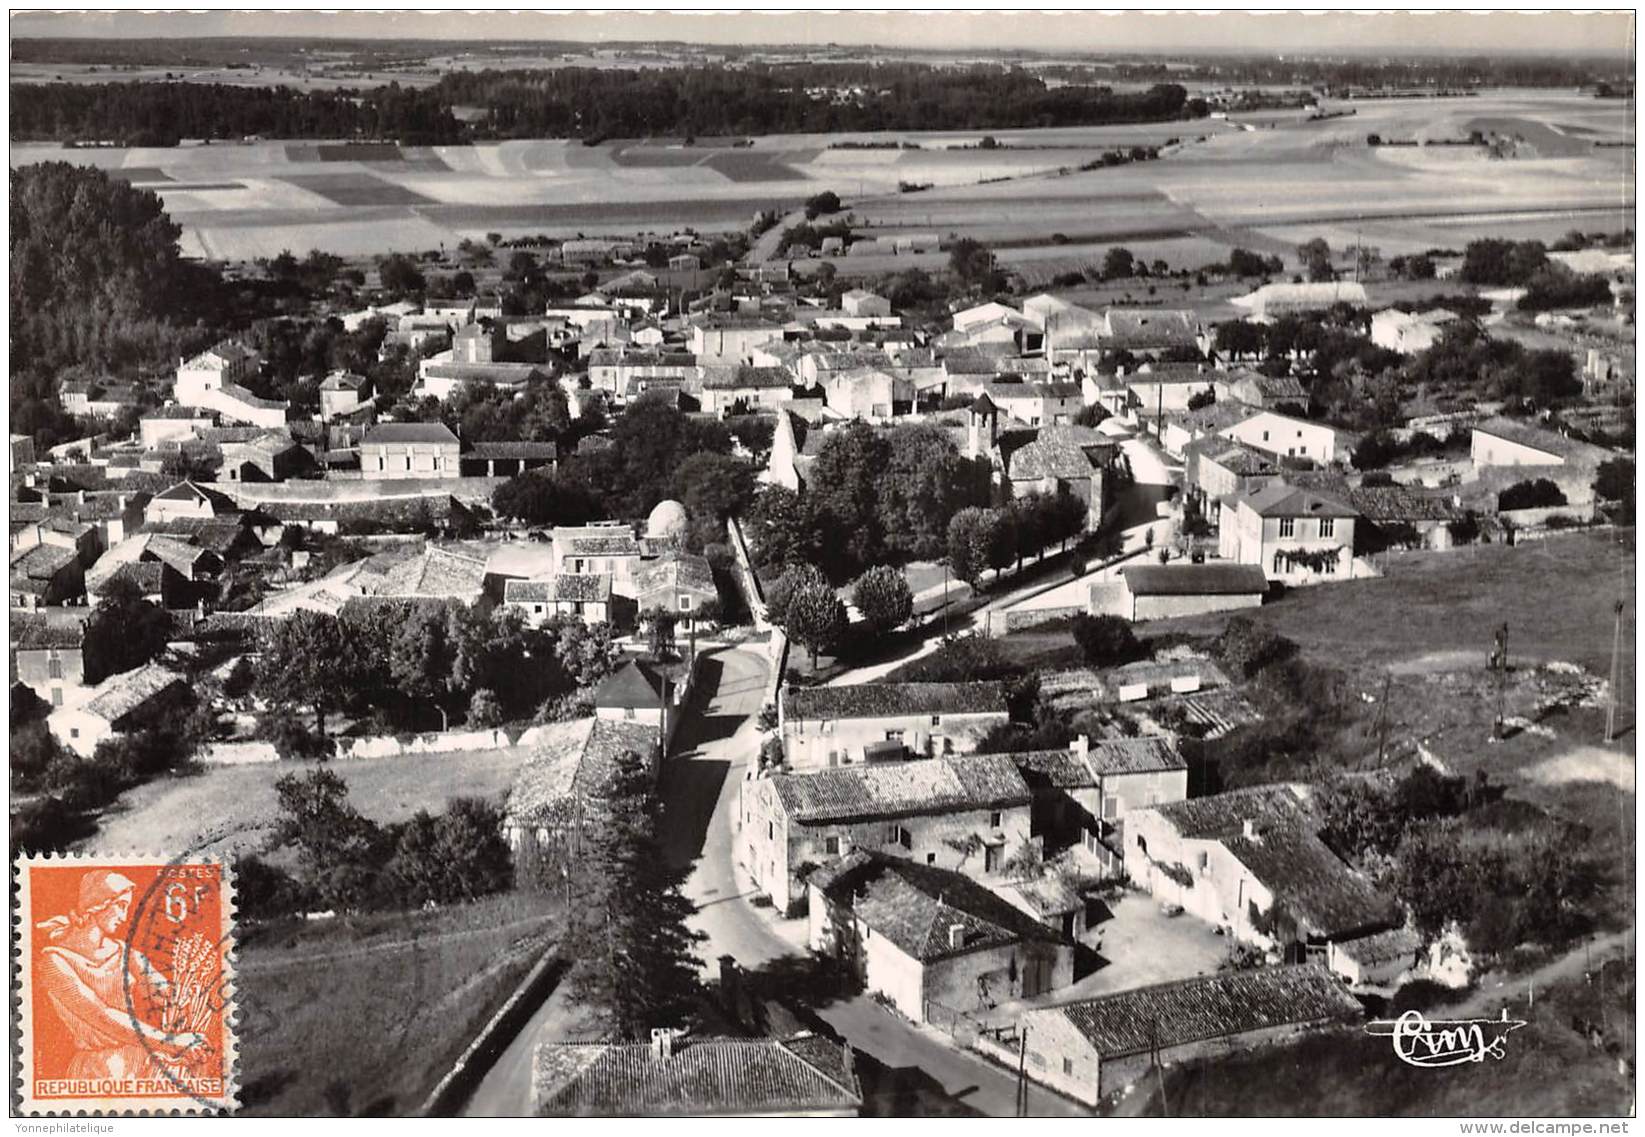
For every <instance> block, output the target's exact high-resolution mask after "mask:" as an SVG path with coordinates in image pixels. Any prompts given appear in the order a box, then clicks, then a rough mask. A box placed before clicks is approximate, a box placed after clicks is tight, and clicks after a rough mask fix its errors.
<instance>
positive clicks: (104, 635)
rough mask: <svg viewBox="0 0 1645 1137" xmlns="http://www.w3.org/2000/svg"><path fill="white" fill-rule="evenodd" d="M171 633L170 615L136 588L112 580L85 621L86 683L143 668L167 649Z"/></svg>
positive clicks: (131, 584)
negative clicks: (146, 598) (151, 602)
mask: <svg viewBox="0 0 1645 1137" xmlns="http://www.w3.org/2000/svg"><path fill="white" fill-rule="evenodd" d="M171 633H172V621H171V615H170V614H169V613H168V612H166V610H165V609H163V608H160V607H157V606H156V605H153V604H150V603H149V602H148V601H146V600H144V599H143V596H142V593H141V592H140V591H139V590H138V587H137V585H135V584H133V583H132V582H131V581H129V580H125V579H116V580H112V581H110V582H109V584H108V586H107V587H106V588H105V589H104V592H103V598H102V600H100V601H99V602H98V604H97V607H96V608H94V609H92V613H91V618H90V619H89V620H87V621H86V633H85V640H84V642H85V648H84V656H85V682H86V683H87V684H88V685H91V684H97V683H101V682H102V681H103V680H104V679H107V678H108V677H109V676H110V675H118V674H120V673H121V672H122V671H130V670H131V669H132V668H134V667H141V666H142V665H143V664H145V663H147V662H149V661H150V660H151V659H154V658H155V657H156V656H158V655H159V654H160V653H161V652H162V651H164V650H165V649H166V643H167V641H168V640H170V638H171Z"/></svg>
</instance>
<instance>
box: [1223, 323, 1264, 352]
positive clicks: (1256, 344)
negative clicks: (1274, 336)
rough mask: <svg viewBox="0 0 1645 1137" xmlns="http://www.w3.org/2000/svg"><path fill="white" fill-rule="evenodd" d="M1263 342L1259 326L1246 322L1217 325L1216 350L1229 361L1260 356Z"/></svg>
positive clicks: (1260, 326)
mask: <svg viewBox="0 0 1645 1137" xmlns="http://www.w3.org/2000/svg"><path fill="white" fill-rule="evenodd" d="M1263 340H1264V337H1263V332H1262V325H1260V324H1253V323H1250V322H1248V321H1246V320H1226V321H1224V322H1223V323H1220V324H1218V325H1217V335H1216V340H1215V343H1216V349H1217V350H1218V351H1219V352H1221V353H1222V354H1224V355H1226V356H1227V357H1228V358H1230V359H1241V358H1243V357H1245V356H1248V355H1259V354H1261V352H1262V348H1263Z"/></svg>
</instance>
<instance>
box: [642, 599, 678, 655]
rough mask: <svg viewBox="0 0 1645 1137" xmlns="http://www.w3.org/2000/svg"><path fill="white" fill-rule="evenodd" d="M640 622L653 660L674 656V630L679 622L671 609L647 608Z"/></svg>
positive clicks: (658, 606)
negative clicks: (644, 630) (643, 627)
mask: <svg viewBox="0 0 1645 1137" xmlns="http://www.w3.org/2000/svg"><path fill="white" fill-rule="evenodd" d="M641 622H642V623H643V624H644V625H645V628H646V642H647V646H648V647H649V649H650V651H651V655H652V658H654V659H670V658H672V657H673V655H674V628H675V625H676V624H677V623H678V622H679V617H677V616H676V615H675V614H674V612H673V611H672V610H671V609H668V608H664V607H662V606H661V605H657V606H655V607H652V608H648V609H646V611H645V615H644V616H643V617H641Z"/></svg>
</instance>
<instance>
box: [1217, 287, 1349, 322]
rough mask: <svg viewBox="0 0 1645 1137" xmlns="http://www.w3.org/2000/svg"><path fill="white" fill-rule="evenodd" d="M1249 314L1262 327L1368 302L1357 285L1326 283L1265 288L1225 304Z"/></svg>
mask: <svg viewBox="0 0 1645 1137" xmlns="http://www.w3.org/2000/svg"><path fill="white" fill-rule="evenodd" d="M1229 303H1230V304H1233V305H1234V306H1235V307H1237V308H1244V309H1245V310H1246V311H1248V312H1249V313H1250V317H1249V318H1250V319H1252V320H1255V321H1256V322H1258V323H1265V322H1267V321H1269V320H1272V319H1273V318H1274V317H1275V316H1283V315H1285V314H1286V313H1288V312H1319V311H1323V310H1324V309H1326V308H1329V307H1331V306H1332V305H1335V304H1350V305H1352V306H1354V307H1355V308H1363V307H1365V306H1366V305H1367V304H1368V303H1369V301H1368V300H1367V298H1366V295H1365V286H1364V285H1363V284H1360V283H1359V282H1358V281H1351V280H1327V281H1320V282H1314V283H1305V284H1265V285H1263V286H1262V287H1261V288H1259V289H1257V290H1256V291H1255V292H1249V293H1247V294H1246V295H1244V296H1236V297H1234V298H1233V299H1232V300H1230V301H1229Z"/></svg>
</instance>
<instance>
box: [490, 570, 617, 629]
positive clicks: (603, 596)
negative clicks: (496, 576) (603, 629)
mask: <svg viewBox="0 0 1645 1137" xmlns="http://www.w3.org/2000/svg"><path fill="white" fill-rule="evenodd" d="M611 599H612V597H611V577H610V576H609V575H607V574H605V573H570V572H563V573H555V574H553V575H552V576H547V577H543V578H540V579H537V580H518V579H511V580H505V581H504V582H503V604H504V605H506V606H507V607H510V608H517V609H519V610H520V612H521V613H523V614H524V616H525V619H526V623H528V624H530V625H531V626H532V627H540V626H541V625H543V624H544V623H547V622H548V621H549V620H551V619H553V618H554V617H555V616H576V617H577V618H578V619H580V620H582V621H584V622H585V623H589V624H597V623H601V622H609V621H610V620H611V619H612V618H613V613H612V605H611Z"/></svg>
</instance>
